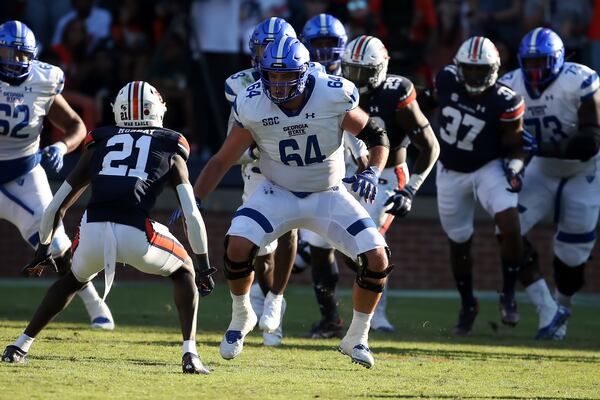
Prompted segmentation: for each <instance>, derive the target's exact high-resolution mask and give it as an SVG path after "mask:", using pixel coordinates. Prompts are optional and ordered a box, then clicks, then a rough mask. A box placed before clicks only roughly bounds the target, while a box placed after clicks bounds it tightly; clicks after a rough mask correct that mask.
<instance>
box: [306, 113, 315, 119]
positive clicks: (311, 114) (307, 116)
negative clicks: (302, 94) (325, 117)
mask: <svg viewBox="0 0 600 400" xmlns="http://www.w3.org/2000/svg"><path fill="white" fill-rule="evenodd" d="M309 117H310V118H314V117H315V113H306V119H308V118H309Z"/></svg>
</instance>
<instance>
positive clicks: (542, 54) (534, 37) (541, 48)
mask: <svg viewBox="0 0 600 400" xmlns="http://www.w3.org/2000/svg"><path fill="white" fill-rule="evenodd" d="M518 59H519V65H520V67H521V71H522V72H523V78H524V80H525V82H527V83H528V84H530V85H532V84H533V85H544V84H546V83H548V82H550V81H552V80H553V79H554V78H556V77H557V76H558V75H559V74H560V72H561V71H562V68H563V66H564V64H565V46H564V44H563V41H562V39H561V38H560V36H558V35H557V34H556V32H554V31H553V30H552V29H548V28H535V29H533V30H531V31H529V32H528V33H527V34H526V35H525V36H524V37H523V39H522V40H521V44H520V45H519V54H518ZM534 59H538V60H540V61H538V62H535V61H534V62H529V60H532V61H533V60H534Z"/></svg>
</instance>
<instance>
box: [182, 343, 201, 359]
mask: <svg viewBox="0 0 600 400" xmlns="http://www.w3.org/2000/svg"><path fill="white" fill-rule="evenodd" d="M185 353H192V354H195V355H198V350H197V349H196V341H195V340H184V341H183V348H182V350H181V355H182V356H183V355H185Z"/></svg>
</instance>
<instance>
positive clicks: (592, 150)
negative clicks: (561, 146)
mask: <svg viewBox="0 0 600 400" xmlns="http://www.w3.org/2000/svg"><path fill="white" fill-rule="evenodd" d="M577 116H578V118H579V132H578V133H577V134H576V135H575V136H573V137H572V138H571V139H570V140H569V143H568V145H567V148H566V150H565V155H566V158H576V159H578V160H581V161H587V160H589V159H590V158H592V157H593V156H595V155H596V154H597V153H598V151H599V150H600V90H597V91H596V92H595V93H594V94H593V95H592V97H591V98H589V99H588V100H585V101H583V102H582V103H581V106H580V107H579V110H578V112H577Z"/></svg>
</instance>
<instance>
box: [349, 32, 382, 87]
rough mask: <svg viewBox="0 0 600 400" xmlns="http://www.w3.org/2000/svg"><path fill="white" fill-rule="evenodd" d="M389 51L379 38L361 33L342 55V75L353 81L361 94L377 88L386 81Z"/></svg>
mask: <svg viewBox="0 0 600 400" xmlns="http://www.w3.org/2000/svg"><path fill="white" fill-rule="evenodd" d="M389 59H390V57H389V55H388V51H387V49H386V48H385V46H384V45H383V43H382V42H381V40H379V39H378V38H376V37H374V36H367V35H361V36H359V37H357V38H356V39H353V40H352V41H351V42H350V43H348V46H347V47H346V50H345V51H344V56H343V57H342V75H343V76H344V78H346V79H348V80H350V81H352V83H354V85H355V86H356V87H357V88H358V91H359V93H360V94H365V93H368V92H370V91H372V90H375V89H377V88H378V87H379V86H381V84H382V83H383V82H384V81H385V77H386V75H387V70H388V62H389Z"/></svg>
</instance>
